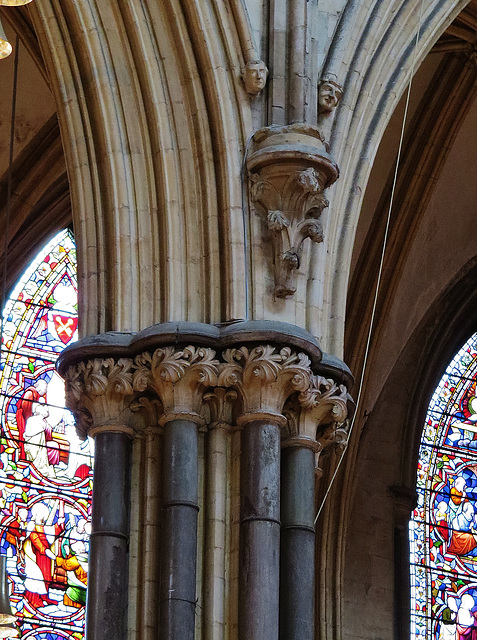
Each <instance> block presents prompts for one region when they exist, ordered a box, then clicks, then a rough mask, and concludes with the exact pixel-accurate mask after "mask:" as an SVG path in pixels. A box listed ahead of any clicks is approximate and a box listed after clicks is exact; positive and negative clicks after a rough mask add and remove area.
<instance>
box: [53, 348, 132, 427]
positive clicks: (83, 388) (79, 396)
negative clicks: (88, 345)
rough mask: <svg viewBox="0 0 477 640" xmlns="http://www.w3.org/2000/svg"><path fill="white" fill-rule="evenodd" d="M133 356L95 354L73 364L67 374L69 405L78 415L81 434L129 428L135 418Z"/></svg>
mask: <svg viewBox="0 0 477 640" xmlns="http://www.w3.org/2000/svg"><path fill="white" fill-rule="evenodd" d="M132 367H133V361H132V359H131V358H119V359H118V360H115V359H114V358H94V359H92V360H86V361H82V362H79V363H77V364H75V365H73V366H70V367H69V368H68V370H67V371H66V374H65V397H66V406H67V407H68V408H69V409H70V410H71V411H72V412H73V414H74V416H75V418H76V430H77V432H78V435H79V436H80V437H83V438H85V437H86V436H87V435H94V433H95V432H96V431H97V430H98V429H107V428H114V429H115V430H116V431H117V430H120V429H124V430H125V431H130V429H131V427H132V424H133V423H134V422H135V418H134V416H133V415H132V413H131V411H130V409H129V405H130V404H131V401H132V399H133V396H134V392H133V386H132V380H133V373H132Z"/></svg>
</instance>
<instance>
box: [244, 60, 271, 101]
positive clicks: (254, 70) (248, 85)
mask: <svg viewBox="0 0 477 640" xmlns="http://www.w3.org/2000/svg"><path fill="white" fill-rule="evenodd" d="M267 76H268V69H267V67H266V65H265V63H264V62H263V60H250V61H249V62H247V64H246V65H245V69H244V70H243V72H242V78H243V82H244V85H245V91H246V92H247V93H249V94H250V95H252V96H256V95H257V94H258V93H260V91H261V90H262V89H263V88H264V87H265V85H266V83H267Z"/></svg>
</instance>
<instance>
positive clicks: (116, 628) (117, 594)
mask: <svg viewBox="0 0 477 640" xmlns="http://www.w3.org/2000/svg"><path fill="white" fill-rule="evenodd" d="M129 353H131V349H130V350H129ZM132 356H133V357H132V358H125V357H121V358H118V357H116V358H103V359H101V358H95V359H90V360H86V361H85V360H83V361H80V362H79V363H76V364H73V365H71V366H70V367H69V368H68V369H67V370H64V371H63V373H64V374H66V375H65V377H66V381H67V397H68V401H69V404H70V406H71V408H72V409H73V410H74V411H75V413H76V416H77V420H78V421H77V424H78V429H79V430H80V431H81V432H83V433H85V434H86V433H89V434H90V435H95V436H96V459H95V465H96V466H95V477H94V480H95V485H94V495H93V534H92V538H91V555H90V572H89V596H88V598H89V600H88V603H90V604H89V607H88V614H87V616H88V621H87V633H88V640H106V638H107V639H108V640H110V638H115V640H125V639H126V637H127V636H128V632H127V628H126V627H127V625H126V611H127V584H128V562H129V556H128V536H129V506H130V505H129V502H130V465H131V442H130V440H131V438H132V437H141V438H142V437H145V438H146V442H148V439H147V438H148V436H147V435H145V434H148V433H149V432H150V431H151V429H152V430H157V434H159V432H161V433H162V435H161V436H160V441H161V449H162V452H161V453H162V466H161V475H162V477H161V479H160V493H159V494H158V496H157V501H156V502H157V504H156V502H154V505H155V507H154V509H153V510H152V511H151V510H148V509H145V510H144V513H148V514H150V513H152V514H156V515H155V517H156V518H157V520H158V522H157V523H154V522H151V521H150V517H148V521H147V527H148V529H147V534H146V533H144V536H143V537H144V548H147V556H148V564H150V566H154V567H160V568H159V575H158V579H157V581H154V576H151V575H150V571H149V572H148V571H145V570H144V569H143V572H142V575H146V574H147V576H148V577H149V582H150V583H151V584H153V582H156V583H157V584H158V585H159V589H158V593H154V594H151V597H152V598H153V602H152V601H151V603H149V602H145V600H147V594H148V593H151V589H150V588H149V589H146V590H142V591H141V599H140V602H141V606H142V607H143V608H145V609H148V611H147V612H146V613H144V614H140V615H139V618H140V619H141V622H140V624H139V626H140V628H142V629H148V630H149V629H150V630H151V631H152V630H153V629H154V626H155V624H157V625H158V626H159V630H160V637H161V638H164V639H166V640H194V637H195V630H196V615H197V597H198V596H197V593H196V581H197V549H198V542H199V541H198V513H199V481H198V478H199V454H198V436H199V427H200V426H204V425H206V424H209V425H210V426H209V434H208V438H207V443H208V453H207V455H206V465H208V467H209V468H207V469H206V477H207V488H206V493H205V496H206V502H207V504H206V515H205V520H204V522H205V527H206V539H205V544H204V567H205V571H206V585H207V586H206V589H205V594H204V596H205V597H204V607H205V609H204V610H205V611H206V617H207V615H210V616H211V619H210V620H207V622H206V633H207V634H208V635H209V636H210V637H211V638H213V639H214V640H220V638H223V637H224V629H225V626H226V621H225V610H226V606H225V599H226V595H225V593H226V590H225V579H226V578H225V564H226V556H225V554H226V544H227V542H226V530H227V523H226V506H225V501H224V496H223V495H220V496H219V495H218V493H219V492H220V488H221V487H223V486H225V484H226V478H225V477H223V476H225V475H226V474H227V469H228V468H229V463H228V461H227V460H228V457H227V456H228V454H227V447H228V444H227V443H228V442H230V440H229V436H230V435H231V433H232V429H233V426H232V425H233V424H236V425H237V426H236V427H235V428H238V429H239V430H241V463H240V572H239V574H240V575H239V595H238V605H239V616H238V623H239V631H238V633H239V639H240V640H270V639H271V640H273V639H275V640H278V638H279V637H280V638H282V640H285V638H286V639H287V640H312V638H313V636H314V583H315V574H314V553H315V550H314V545H315V536H314V525H313V509H314V484H315V482H314V477H315V464H316V458H317V456H318V454H319V453H320V451H321V450H322V449H324V448H325V447H326V446H327V444H329V443H332V442H333V437H334V436H333V434H334V432H335V430H336V427H337V425H338V424H341V423H342V422H343V420H344V419H345V417H346V396H347V392H346V389H345V387H343V386H337V385H336V384H334V383H333V381H332V380H330V379H324V378H320V377H319V376H315V375H314V374H313V372H312V368H311V361H310V358H309V357H308V355H306V354H305V353H303V352H300V351H294V350H292V349H291V348H288V347H285V348H280V347H276V346H274V345H273V344H258V345H257V346H254V347H252V348H249V347H246V346H240V347H232V348H229V349H226V350H225V351H223V352H222V353H221V355H220V358H217V357H216V352H215V350H213V349H211V348H209V347H194V346H186V347H183V348H181V347H177V346H164V347H160V348H157V349H152V348H149V349H148V350H147V351H143V352H140V353H139V354H134V353H132ZM64 369H65V367H64ZM60 370H61V369H60ZM153 404H154V406H156V407H157V406H158V407H159V409H158V410H157V409H156V410H155V411H156V412H155V413H154V415H155V416H157V417H156V418H155V421H156V426H154V420H153V421H152V422H151V417H150V416H151V415H152V414H149V421H147V420H145V415H144V412H143V411H142V409H144V407H146V406H149V407H151V406H152V405H153ZM206 406H208V411H207V410H206ZM285 416H286V417H285ZM146 423H147V427H146ZM151 425H152V426H151ZM160 430H162V431H160ZM149 439H150V438H149ZM282 446H283V449H282V450H281V447H282ZM154 451H156V449H154ZM216 462H217V463H219V464H218V466H217V467H215V463H216ZM212 466H214V468H212ZM145 469H146V471H147V469H149V467H147V466H146V467H145ZM149 471H151V469H149ZM155 477H156V476H155ZM156 480H157V478H156ZM146 484H147V483H146ZM149 493H150V491H149ZM152 493H153V494H154V495H155V493H154V492H152ZM216 494H217V495H216ZM280 494H281V495H280ZM158 507H160V508H158ZM159 520H160V522H159ZM156 525H157V528H156V529H155V530H156V531H159V529H160V536H159V539H158V540H157V541H156V544H155V547H154V542H153V541H151V540H150V539H149V538H150V535H149V530H150V529H151V527H153V528H154V527H155V526H156ZM159 525H160V526H159ZM151 531H152V529H151ZM207 536H210V540H209V541H208V542H207ZM199 547H200V545H199ZM216 565H219V567H220V571H219V573H217V574H216V570H217V568H218V566H216ZM208 574H211V575H210V576H209V577H208V578H207V575H208ZM148 584H149V583H148ZM157 604H159V614H157ZM149 635H150V634H149ZM151 637H152V636H151Z"/></svg>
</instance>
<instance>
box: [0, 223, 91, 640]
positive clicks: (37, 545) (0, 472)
mask: <svg viewBox="0 0 477 640" xmlns="http://www.w3.org/2000/svg"><path fill="white" fill-rule="evenodd" d="M3 318H4V325H3V331H2V352H1V360H0V416H1V421H2V433H1V440H0V553H1V554H2V555H6V556H7V571H8V574H9V582H10V587H11V602H12V605H13V609H14V613H15V614H16V616H17V620H18V623H19V628H20V632H21V638H24V639H26V638H32V639H33V638H35V639H39V640H63V639H66V638H68V639H71V638H74V639H76V640H80V639H81V638H83V630H84V610H85V606H84V605H85V601H86V581H87V571H88V563H87V552H88V534H89V529H90V503H91V483H92V458H91V455H92V452H91V450H90V443H89V441H88V440H86V441H85V442H82V441H81V440H80V439H79V438H78V437H77V435H76V432H75V428H74V421H73V417H72V415H71V413H70V412H69V411H67V410H66V409H65V408H64V404H65V398H64V385H63V382H62V380H61V378H60V377H59V376H58V374H57V373H56V371H55V362H56V359H57V358H58V354H59V353H60V352H61V351H62V349H64V348H65V346H67V345H68V344H71V343H72V342H73V341H74V340H75V339H76V336H77V324H78V318H77V285H76V258H75V245H74V241H73V238H72V236H71V234H70V233H69V232H68V231H64V232H62V233H61V234H59V235H58V236H57V237H56V238H54V239H53V240H52V241H51V242H50V243H49V244H48V246H47V247H45V249H44V250H43V251H42V252H40V254H39V255H38V256H37V257H36V258H35V260H34V261H33V262H32V264H31V265H30V267H29V268H28V269H27V271H26V273H25V274H24V276H23V277H22V279H21V280H20V282H19V283H18V285H17V286H16V287H15V290H14V291H13V293H12V295H11V297H10V299H9V300H8V302H7V304H6V306H5V309H4V314H3Z"/></svg>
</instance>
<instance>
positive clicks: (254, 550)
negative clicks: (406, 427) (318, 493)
mask: <svg viewBox="0 0 477 640" xmlns="http://www.w3.org/2000/svg"><path fill="white" fill-rule="evenodd" d="M223 358H224V360H225V364H224V365H221V373H220V376H219V385H223V386H226V387H228V386H232V387H234V388H235V389H236V390H237V391H238V393H239V395H240V398H241V401H242V414H241V415H240V417H239V418H238V420H237V424H238V425H239V426H240V427H242V429H243V431H242V464H241V514H240V516H241V522H240V527H241V528H240V548H241V578H240V594H239V611H240V620H239V638H240V639H241V640H273V639H277V638H278V620H279V615H278V608H279V548H280V429H281V428H282V427H284V426H285V424H286V419H285V417H284V416H283V415H282V413H281V412H282V410H283V406H284V404H285V402H286V400H287V398H288V397H289V396H290V395H292V394H293V393H296V392H304V391H305V390H306V389H308V387H309V385H310V375H311V369H310V360H309V358H308V357H307V356H306V355H305V354H303V353H296V352H293V351H292V350H291V349H290V348H288V347H285V348H283V349H279V348H276V347H274V346H272V345H259V346H256V347H254V348H253V349H251V350H249V349H248V348H247V347H240V348H234V349H228V350H226V351H225V353H224V356H223Z"/></svg>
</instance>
